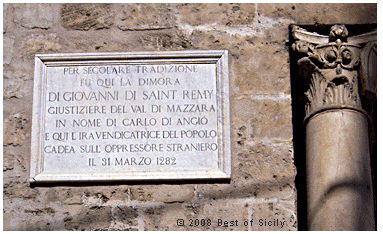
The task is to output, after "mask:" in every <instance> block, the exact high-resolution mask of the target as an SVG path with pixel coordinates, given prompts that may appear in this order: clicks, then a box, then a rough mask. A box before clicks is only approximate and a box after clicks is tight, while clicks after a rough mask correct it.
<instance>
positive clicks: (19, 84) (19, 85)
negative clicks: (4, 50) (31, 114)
mask: <svg viewBox="0 0 383 234" xmlns="http://www.w3.org/2000/svg"><path fill="white" fill-rule="evenodd" d="M12 75H13V76H12V77H10V76H9V73H8V74H4V80H3V85H4V86H3V98H22V97H24V96H26V95H28V94H30V89H29V87H30V85H32V83H33V82H32V81H31V80H30V79H29V78H28V76H27V75H26V74H12Z"/></svg>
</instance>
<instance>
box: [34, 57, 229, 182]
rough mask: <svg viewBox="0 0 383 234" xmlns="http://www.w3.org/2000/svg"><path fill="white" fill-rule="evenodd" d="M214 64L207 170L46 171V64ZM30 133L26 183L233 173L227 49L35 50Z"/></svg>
mask: <svg viewBox="0 0 383 234" xmlns="http://www.w3.org/2000/svg"><path fill="white" fill-rule="evenodd" d="M170 63H183V64H186V63H190V64H216V74H217V76H216V79H217V80H216V82H217V117H218V126H217V129H218V130H219V137H218V142H219V150H218V168H211V169H207V170H184V169H178V170H168V169H167V170H142V171H130V172H129V171H126V170H124V171H120V172H119V171H118V170H114V171H112V170H111V171H96V170H95V171H92V172H76V173H72V172H71V173H66V172H64V171H58V172H54V173H53V172H46V171H44V167H43V165H44V163H43V160H44V155H43V154H42V151H43V133H44V125H45V124H44V118H45V116H44V110H45V108H44V106H45V98H46V95H45V94H46V79H47V77H46V76H47V72H46V71H47V67H59V66H74V65H76V66H86V65H93V66H94V65H105V64H113V65H119V64H123V65H125V64H129V65H135V64H151V65H152V64H170ZM32 116H33V117H32V133H31V159H30V178H29V182H30V183H49V182H102V181H140V180H142V181H148V180H154V181H155V180H170V181H171V180H185V179H191V180H215V179H230V178H231V146H230V107H229V69H228V51H227V50H204V51H199V50H195V51H154V52H110V53H109V52H105V53H104V52H103V53H59V54H36V55H35V71H34V92H33V111H32Z"/></svg>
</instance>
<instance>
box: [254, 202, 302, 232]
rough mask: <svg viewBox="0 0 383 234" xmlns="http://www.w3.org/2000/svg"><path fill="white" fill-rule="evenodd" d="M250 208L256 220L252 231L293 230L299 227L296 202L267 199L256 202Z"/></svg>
mask: <svg viewBox="0 0 383 234" xmlns="http://www.w3.org/2000/svg"><path fill="white" fill-rule="evenodd" d="M250 210H251V211H250V214H251V216H250V217H251V219H252V220H253V221H254V225H253V226H252V227H250V229H249V230H251V231H266V230H267V231H293V230H296V228H297V216H296V213H295V212H296V211H295V205H294V203H291V202H275V201H270V202H267V201H265V203H260V204H254V205H253V207H251V208H250Z"/></svg>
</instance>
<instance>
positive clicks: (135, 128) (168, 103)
mask: <svg viewBox="0 0 383 234" xmlns="http://www.w3.org/2000/svg"><path fill="white" fill-rule="evenodd" d="M227 58H228V53H227V51H178V52H141V53H84V54H83V53H76V54H42V55H36V57H35V77H34V97H33V120H32V148H31V170H30V182H32V183H33V182H52V181H63V182H64V181H115V180H117V181H121V180H179V179H229V178H230V175H231V160H230V123H229V78H228V60H227Z"/></svg>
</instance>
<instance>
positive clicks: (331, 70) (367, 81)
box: [292, 25, 376, 119]
mask: <svg viewBox="0 0 383 234" xmlns="http://www.w3.org/2000/svg"><path fill="white" fill-rule="evenodd" d="M292 34H293V37H294V39H295V40H296V41H295V42H294V43H293V45H292V49H293V51H295V52H296V53H297V54H298V56H299V59H298V70H299V71H298V73H300V76H301V77H303V79H305V80H306V81H305V82H308V85H307V86H306V90H304V94H305V96H306V98H307V102H306V107H305V109H306V119H307V118H308V117H310V116H312V115H313V114H315V113H317V112H320V111H322V110H326V109H332V108H351V109H358V110H361V111H362V105H361V98H360V95H361V94H362V95H364V94H368V95H370V98H371V97H372V98H373V96H374V94H375V95H376V81H373V79H375V80H376V67H374V65H375V66H376V63H374V62H373V60H374V56H375V58H376V31H375V32H372V33H366V34H362V35H358V36H353V37H349V35H348V30H347V28H346V27H345V26H344V25H334V26H332V27H331V30H330V33H329V36H323V35H319V34H317V33H311V32H307V31H306V30H304V29H302V28H300V27H297V26H294V27H293V30H292ZM366 48H367V49H368V51H367V49H366ZM374 53H375V54H374ZM375 60H376V59H375ZM374 70H375V72H374ZM371 74H372V75H371ZM373 74H375V77H373V76H374V75H373Z"/></svg>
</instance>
